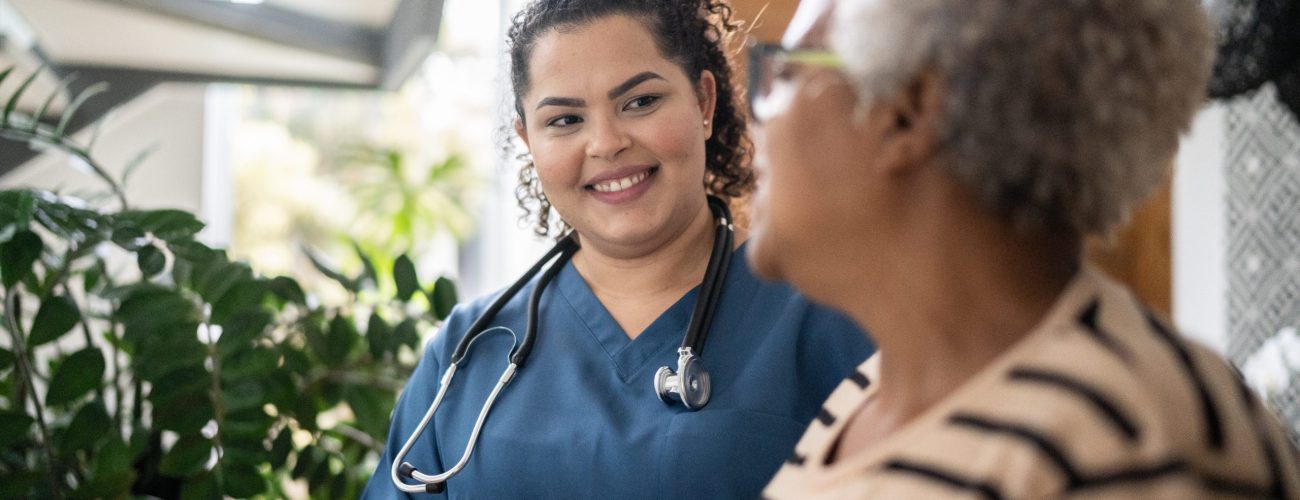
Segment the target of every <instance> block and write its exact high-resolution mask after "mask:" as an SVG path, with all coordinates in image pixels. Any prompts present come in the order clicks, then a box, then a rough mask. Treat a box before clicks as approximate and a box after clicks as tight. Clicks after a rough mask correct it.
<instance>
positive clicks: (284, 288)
mask: <svg viewBox="0 0 1300 500" xmlns="http://www.w3.org/2000/svg"><path fill="white" fill-rule="evenodd" d="M271 293H274V294H275V296H277V297H280V299H281V300H285V301H288V302H293V303H295V304H298V305H300V306H305V305H307V295H306V294H304V293H302V287H301V286H299V285H298V282H297V281H294V280H293V278H289V277H287V276H278V277H276V278H275V279H273V280H271Z"/></svg>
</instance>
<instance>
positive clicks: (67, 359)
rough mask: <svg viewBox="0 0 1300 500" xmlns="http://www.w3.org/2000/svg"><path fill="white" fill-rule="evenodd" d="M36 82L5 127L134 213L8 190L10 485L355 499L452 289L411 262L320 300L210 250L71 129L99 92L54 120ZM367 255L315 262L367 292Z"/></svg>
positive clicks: (53, 494) (2, 430)
mask: <svg viewBox="0 0 1300 500" xmlns="http://www.w3.org/2000/svg"><path fill="white" fill-rule="evenodd" d="M8 74H9V72H8V71H6V72H4V73H3V74H0V81H3V79H4V77H5V76H8ZM31 80H32V78H28V80H27V82H28V83H29V82H30V81H31ZM26 88H27V84H26V83H24V84H23V85H22V86H21V87H19V88H18V90H17V91H15V93H14V94H13V95H12V96H11V97H10V98H9V100H8V104H7V105H6V107H5V109H4V112H3V116H0V136H3V137H5V138H8V139H15V140H21V141H25V142H29V143H33V144H40V145H44V146H46V147H49V148H54V149H58V150H62V151H64V152H67V153H69V154H71V155H73V156H76V157H78V158H80V159H81V160H82V161H84V162H85V163H86V164H87V165H89V166H90V168H91V170H92V171H93V172H95V173H96V174H97V175H98V176H99V177H100V178H101V179H103V180H104V181H105V184H106V185H107V186H108V189H109V190H111V191H112V193H113V194H114V198H115V199H116V205H117V206H116V207H113V208H96V207H92V206H90V205H88V204H87V203H85V202H83V201H81V200H77V199H74V198H70V197H65V196H60V195H57V194H55V193H50V192H46V191H40V190H30V189H20V190H7V191H0V303H2V304H3V305H2V306H0V330H2V331H3V334H0V497H3V498H10V497H38V498H63V497H68V498H105V497H107V498H117V497H125V496H130V495H152V496H157V497H163V498H175V497H180V498H221V497H223V496H234V497H248V496H255V495H262V494H266V495H271V496H277V497H278V496H283V495H284V494H285V492H284V491H281V490H280V488H281V485H282V484H283V483H284V481H283V480H285V479H289V478H295V479H303V480H306V482H307V483H308V484H309V485H310V491H311V494H312V496H313V497H330V498H332V497H355V496H356V495H357V493H358V491H359V488H360V486H361V485H362V484H364V481H365V480H366V479H367V478H368V476H369V474H370V470H369V469H370V467H372V466H373V465H372V464H373V462H371V461H370V460H369V458H370V457H373V456H374V454H375V453H376V452H378V451H379V450H380V449H381V447H382V443H383V440H384V437H385V432H386V429H387V424H388V417H389V414H390V412H391V410H392V407H393V403H394V401H395V399H396V394H397V392H398V391H399V390H400V388H401V386H402V384H403V382H404V381H405V379H406V378H407V377H408V376H409V375H410V371H411V369H412V368H413V366H412V365H413V364H414V361H415V359H416V358H418V356H417V355H416V354H415V353H418V347H419V340H420V336H419V333H418V332H420V331H422V330H426V329H428V328H431V327H432V326H434V325H436V324H437V323H438V322H439V321H441V320H442V319H443V318H445V317H446V315H447V314H448V312H449V311H450V309H451V306H452V305H453V304H454V303H455V302H456V292H455V289H454V286H453V285H452V283H451V282H450V281H448V280H447V279H445V278H438V279H436V280H434V282H433V283H432V284H431V286H428V287H425V286H424V285H422V284H421V282H420V280H419V278H418V276H417V275H416V271H415V266H414V265H413V263H412V261H411V259H410V258H408V257H407V256H405V255H402V256H399V257H398V258H396V259H395V260H394V261H393V262H394V264H393V266H392V271H391V273H384V275H383V276H382V278H383V279H385V280H387V279H391V280H392V281H393V283H395V288H396V291H397V293H396V294H395V296H392V297H386V298H384V299H382V300H379V301H375V303H369V304H363V303H359V302H356V301H355V300H354V301H353V302H351V303H348V304H345V305H343V306H333V307H331V306H322V305H319V304H317V303H316V302H315V300H314V299H313V298H312V295H311V294H308V293H306V292H305V291H304V290H303V289H302V287H301V286H300V285H299V284H298V282H297V281H295V280H294V279H291V278H288V277H283V276H281V277H274V278H270V277H264V276H259V275H258V274H257V273H255V272H254V271H253V270H252V269H250V268H249V266H248V265H246V264H244V263H241V262H236V261H232V260H231V259H230V258H228V256H227V255H226V253H225V252H224V251H222V250H219V249H214V248H211V247H209V246H207V245H205V244H203V243H201V242H200V241H199V240H197V239H196V235H197V234H198V233H199V231H201V230H202V228H203V224H202V222H200V221H199V220H198V219H197V218H196V217H195V216H194V215H193V214H190V213H188V212H184V211H180V210H137V209H132V208H131V207H130V206H129V205H128V203H127V199H126V196H125V195H124V194H123V191H122V189H121V188H120V186H119V183H118V182H117V180H115V179H113V178H112V177H111V176H110V175H108V173H107V171H106V170H105V169H103V168H102V167H101V166H100V165H99V164H98V163H96V162H95V161H94V158H93V156H92V155H91V154H90V149H91V145H93V139H92V141H91V145H86V146H83V145H80V144H77V143H75V142H74V141H72V139H71V138H69V137H68V136H67V135H66V132H67V131H66V130H65V125H66V123H67V121H68V118H69V117H70V116H71V114H72V113H75V112H76V109H77V107H78V106H79V103H80V102H84V100H85V99H86V98H88V97H89V95H88V93H83V94H81V95H79V96H77V97H76V98H75V99H74V100H73V101H72V104H71V105H69V107H68V108H67V110H66V111H65V112H64V115H63V117H62V119H61V120H60V121H59V123H60V124H59V125H48V124H43V123H41V122H40V121H38V120H37V119H35V118H32V117H25V116H23V115H21V114H20V113H18V112H16V111H15V110H14V108H15V104H16V103H17V101H18V99H19V97H20V96H21V94H22V93H23V91H24V89H26ZM43 111H44V109H42V112H41V113H38V114H37V115H36V116H41V115H42V114H43ZM128 170H129V168H128ZM360 257H361V259H362V261H363V263H364V270H363V271H362V272H361V274H360V275H358V276H348V275H345V274H343V273H341V272H339V271H336V270H334V269H331V268H329V267H328V266H326V265H324V264H323V263H320V262H319V261H318V260H314V262H316V263H317V267H318V269H320V270H321V271H322V272H324V273H325V274H326V275H328V276H330V277H331V278H333V279H335V280H336V281H338V282H339V283H340V284H341V285H342V286H344V287H345V288H346V289H347V290H349V291H350V292H352V297H354V298H355V297H356V296H357V293H358V292H360V291H362V290H365V289H371V290H373V289H374V288H375V287H376V286H377V284H378V283H379V281H380V279H381V276H380V273H379V272H378V271H377V270H376V269H375V268H374V266H373V265H371V264H370V262H371V261H370V260H369V259H368V258H367V256H366V255H364V254H362V255H360ZM124 263H125V264H124ZM123 268H125V269H123Z"/></svg>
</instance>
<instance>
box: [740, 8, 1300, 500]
mask: <svg viewBox="0 0 1300 500" xmlns="http://www.w3.org/2000/svg"><path fill="white" fill-rule="evenodd" d="M1210 39H1211V36H1210V33H1209V30H1208V27H1207V22H1206V19H1205V15H1204V13H1203V12H1202V10H1201V6H1200V5H1199V2H1197V1H1196V0H1074V1H1063V0H1019V1H1008V0H842V1H835V2H831V1H821V2H812V3H810V2H804V5H802V6H801V9H800V11H799V13H798V15H797V16H796V20H795V22H794V24H793V25H792V28H791V31H790V32H789V33H788V34H787V40H786V44H785V48H784V49H780V48H767V49H762V48H760V49H758V50H757V51H756V53H757V54H759V57H758V60H757V61H756V65H755V66H754V71H756V72H757V73H756V74H757V75H758V76H759V78H757V87H756V88H755V89H754V92H755V95H756V97H755V99H756V100H755V102H754V105H753V106H754V112H755V117H756V119H757V120H758V121H759V122H761V126H760V127H759V141H758V142H759V150H758V158H757V160H756V166H757V168H758V172H759V175H760V186H759V189H758V193H757V195H756V199H755V201H754V205H755V206H754V209H755V214H754V215H755V220H754V222H755V227H754V233H753V240H752V249H751V253H750V254H749V258H750V260H751V262H752V263H753V265H754V267H755V269H756V271H757V272H759V273H760V274H761V275H764V276H767V277H770V278H778V279H783V280H788V281H790V282H792V283H793V284H794V285H795V286H796V287H797V288H799V289H801V291H803V292H804V293H805V294H806V295H807V296H808V297H810V298H812V299H813V300H818V301H821V302H823V303H826V304H829V305H831V306H833V307H835V308H838V309H841V310H843V311H845V312H846V313H848V314H849V315H850V316H851V317H853V318H854V319H855V320H856V321H857V322H858V323H859V324H860V325H870V326H871V331H872V332H873V336H874V338H875V340H876V341H877V342H878V346H879V348H880V349H879V351H878V354H876V355H874V356H872V357H871V358H870V359H869V360H868V361H866V362H865V363H864V364H863V365H861V366H860V367H859V369H858V371H857V373H856V374H854V375H853V376H851V377H850V378H849V379H848V380H846V381H845V382H844V383H843V384H841V385H840V387H839V388H837V389H836V390H835V391H834V392H832V393H831V396H830V397H829V399H828V400H827V402H826V404H825V406H824V408H823V410H822V412H821V413H820V414H819V416H818V418H817V420H816V421H815V422H813V423H812V424H811V426H810V428H809V429H808V430H807V431H806V433H805V434H804V437H803V438H802V440H801V441H800V442H799V444H798V445H797V447H796V448H795V450H794V453H793V456H792V457H791V458H790V459H789V460H788V461H787V462H786V464H785V465H784V466H783V467H782V469H781V470H780V471H779V472H778V474H777V476H776V477H775V478H774V479H773V481H772V482H771V483H770V484H769V485H768V487H767V489H766V490H765V496H767V497H770V498H885V499H913V498H927V499H928V498H990V499H996V498H1033V499H1040V498H1143V499H1147V498H1162V499H1163V498H1169V499H1193V498H1300V468H1297V465H1296V464H1297V460H1296V450H1295V448H1294V447H1293V445H1292V444H1291V443H1290V442H1289V441H1288V439H1287V437H1286V433H1285V431H1284V430H1282V428H1281V427H1280V426H1279V425H1278V422H1277V421H1275V420H1274V418H1273V417H1272V415H1271V414H1270V413H1269V412H1268V411H1267V410H1266V409H1265V408H1264V407H1262V406H1261V405H1260V403H1259V402H1258V401H1257V400H1256V399H1255V398H1254V397H1253V396H1252V393H1251V391H1249V390H1248V389H1247V388H1246V387H1245V386H1243V385H1242V384H1241V383H1240V382H1239V379H1238V377H1237V376H1236V374H1235V373H1234V371H1233V370H1232V369H1231V368H1230V367H1229V366H1228V365H1227V364H1225V363H1224V362H1223V361H1221V360H1220V359H1219V358H1218V357H1216V356H1215V355H1214V354H1213V353H1212V352H1211V351H1209V350H1207V349H1205V348H1203V347H1201V346H1198V345H1195V344H1193V343H1192V342H1189V341H1188V340H1186V339H1184V338H1182V337H1181V336H1179V335H1178V334H1177V333H1175V332H1173V331H1172V330H1171V329H1170V327H1168V326H1167V325H1166V323H1165V322H1164V321H1163V320H1161V319H1160V318H1158V317H1157V315H1156V314H1154V313H1153V312H1151V310H1150V309H1148V308H1147V307H1146V306H1145V305H1143V304H1142V303H1141V302H1140V301H1138V300H1137V299H1136V298H1135V297H1134V296H1133V295H1132V294H1131V293H1130V292H1129V291H1128V290H1126V289H1125V288H1124V287H1122V286H1121V285H1119V284H1117V283H1115V282H1114V281H1112V280H1110V279H1109V278H1107V277H1106V276H1104V275H1103V274H1102V273H1101V272H1099V271H1098V270H1096V269H1094V268H1093V267H1091V266H1089V265H1088V264H1086V263H1085V262H1084V261H1083V258H1082V257H1081V242H1082V240H1083V239H1084V238H1085V237H1086V236H1088V235H1105V234H1106V233H1107V232H1108V231H1110V230H1112V229H1113V228H1114V227H1115V225H1116V224H1117V223H1119V222H1121V221H1122V220H1123V219H1124V218H1125V217H1126V216H1127V214H1128V213H1129V211H1130V209H1131V208H1132V207H1133V206H1134V205H1135V204H1137V203H1139V202H1140V201H1141V200H1142V199H1143V198H1144V197H1145V196H1146V195H1147V194H1148V193H1149V192H1150V191H1151V190H1152V188H1154V187H1155V186H1156V185H1157V184H1159V183H1160V182H1161V180H1162V179H1163V178H1164V176H1165V175H1166V168H1165V166H1166V165H1168V164H1169V160H1170V158H1171V156H1172V154H1173V153H1174V151H1175V149H1176V148H1177V145H1178V137H1179V134H1180V132H1181V131H1183V130H1185V129H1186V128H1187V126H1188V123H1189V121H1190V119H1191V117H1192V114H1193V113H1194V111H1195V110H1196V109H1197V107H1198V106H1199V104H1200V103H1201V101H1202V98H1203V96H1204V94H1205V82H1206V75H1207V72H1208V68H1209V63H1210V41H1211V40H1210Z"/></svg>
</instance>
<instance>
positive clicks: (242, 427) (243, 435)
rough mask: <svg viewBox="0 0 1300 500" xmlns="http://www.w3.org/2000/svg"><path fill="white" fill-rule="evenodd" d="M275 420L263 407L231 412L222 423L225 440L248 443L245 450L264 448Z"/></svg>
mask: <svg viewBox="0 0 1300 500" xmlns="http://www.w3.org/2000/svg"><path fill="white" fill-rule="evenodd" d="M273 424H275V418H273V417H271V416H270V415H267V414H266V412H265V411H263V410H262V407H261V405H258V406H255V407H246V408H241V409H238V410H234V411H231V412H230V413H228V414H226V418H225V420H224V421H223V422H221V435H222V436H223V439H225V440H226V441H228V442H230V443H232V444H234V443H238V442H240V441H243V442H246V444H244V445H243V446H244V447H245V448H250V449H251V448H262V442H263V441H265V440H266V438H267V434H268V433H269V432H270V431H271V426H272V425H273Z"/></svg>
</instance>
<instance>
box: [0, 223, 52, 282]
mask: <svg viewBox="0 0 1300 500" xmlns="http://www.w3.org/2000/svg"><path fill="white" fill-rule="evenodd" d="M44 249H45V243H44V242H42V241H41V237H40V236H37V235H36V233H33V232H31V231H26V230H24V231H19V232H17V233H15V234H14V236H13V238H10V239H9V241H6V242H4V244H2V245H0V276H3V283H4V286H5V288H13V286H14V284H15V283H18V282H19V281H22V280H23V278H26V277H27V276H28V275H31V274H32V264H34V263H36V259H38V258H40V256H41V251H42V250H44Z"/></svg>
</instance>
